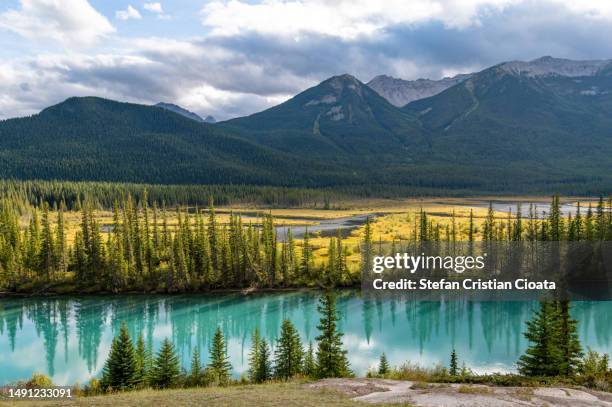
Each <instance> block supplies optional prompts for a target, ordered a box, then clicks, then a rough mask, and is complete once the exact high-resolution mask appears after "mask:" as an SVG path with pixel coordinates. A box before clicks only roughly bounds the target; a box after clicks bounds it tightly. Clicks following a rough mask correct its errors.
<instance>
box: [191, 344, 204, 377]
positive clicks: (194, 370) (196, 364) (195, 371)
mask: <svg viewBox="0 0 612 407" xmlns="http://www.w3.org/2000/svg"><path fill="white" fill-rule="evenodd" d="M201 381H202V363H201V362H200V350H199V349H198V348H197V347H196V348H195V349H194V350H193V355H192V356H191V371H190V372H189V383H190V384H191V385H192V386H198V385H199V384H200V383H201Z"/></svg>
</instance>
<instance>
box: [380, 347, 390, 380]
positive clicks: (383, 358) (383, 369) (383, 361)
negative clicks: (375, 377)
mask: <svg viewBox="0 0 612 407" xmlns="http://www.w3.org/2000/svg"><path fill="white" fill-rule="evenodd" d="M389 370H390V368H389V361H388V360H387V355H385V352H383V353H382V355H380V362H379V363H378V374H379V375H380V376H383V377H384V376H385V375H386V374H388V373H389Z"/></svg>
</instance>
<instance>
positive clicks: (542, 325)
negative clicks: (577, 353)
mask: <svg viewBox="0 0 612 407" xmlns="http://www.w3.org/2000/svg"><path fill="white" fill-rule="evenodd" d="M556 312H557V311H556V308H555V306H554V304H553V303H551V302H549V301H541V302H540V309H539V310H538V311H536V312H535V313H534V315H533V317H532V319H531V320H529V321H527V331H526V332H525V333H524V335H525V338H527V339H528V340H529V342H531V344H530V345H529V347H528V348H527V350H526V351H525V354H523V355H522V356H521V357H520V358H519V360H518V362H517V365H518V370H519V372H520V373H521V374H523V375H525V376H556V375H557V374H558V373H559V367H560V366H559V361H560V352H559V349H558V346H557V344H558V330H557V327H556V325H557V323H556V319H557V315H556Z"/></svg>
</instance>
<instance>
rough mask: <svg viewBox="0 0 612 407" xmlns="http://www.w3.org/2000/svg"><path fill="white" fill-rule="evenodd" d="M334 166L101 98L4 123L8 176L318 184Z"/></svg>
mask: <svg viewBox="0 0 612 407" xmlns="http://www.w3.org/2000/svg"><path fill="white" fill-rule="evenodd" d="M296 165H297V166H302V167H305V168H308V171H301V170H299V167H296ZM334 171H335V169H334V168H333V167H332V166H330V165H325V166H323V165H318V164H317V163H312V162H310V161H309V160H307V159H303V158H301V157H298V156H289V155H287V154H284V153H281V152H278V151H274V150H272V149H269V148H267V147H264V146H261V145H257V144H254V143H252V142H249V141H247V140H244V139H241V138H239V137H236V136H235V135H232V134H229V133H228V132H226V131H224V130H222V129H220V128H217V127H215V126H213V125H209V124H206V123H199V122H197V121H195V120H191V119H188V118H186V117H184V116H182V115H179V114H176V113H174V112H172V111H169V110H167V109H164V108H160V107H155V106H143V105H136V104H130V103H120V102H115V101H111V100H106V99H100V98H95V97H84V98H70V99H67V100H66V101H64V102H62V103H60V104H57V105H55V106H51V107H49V108H47V109H44V110H43V111H42V112H40V113H39V114H37V115H34V116H30V117H25V118H17V119H9V120H5V121H1V122H0V176H1V177H2V178H18V179H65V180H101V181H125V182H147V183H175V184H187V183H193V184H227V183H234V184H243V183H246V184H269V185H286V184H291V183H294V182H295V180H296V179H299V180H300V182H301V183H302V184H309V183H310V184H316V185H320V184H321V183H323V184H325V183H326V180H327V179H328V177H329V174H330V173H331V174H334Z"/></svg>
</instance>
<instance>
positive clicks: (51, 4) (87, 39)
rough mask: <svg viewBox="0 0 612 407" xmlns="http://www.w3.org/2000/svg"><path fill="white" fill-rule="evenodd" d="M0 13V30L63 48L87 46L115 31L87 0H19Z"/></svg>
mask: <svg viewBox="0 0 612 407" xmlns="http://www.w3.org/2000/svg"><path fill="white" fill-rule="evenodd" d="M20 5H21V7H20V8H19V9H9V10H7V11H5V12H3V13H1V14H0V29H5V30H9V31H12V32H15V33H17V34H19V35H21V36H22V37H25V38H28V39H31V40H34V41H37V42H47V43H59V44H61V45H63V46H66V47H74V46H76V47H83V46H91V45H93V44H95V43H96V42H98V41H99V40H100V39H101V38H102V37H105V36H107V35H108V34H110V33H113V32H114V31H115V29H114V28H113V26H112V25H111V23H110V22H109V21H108V20H107V19H106V17H104V16H103V15H102V14H100V13H98V12H97V11H96V9H94V8H93V7H92V6H91V5H90V4H89V3H88V2H87V0H62V1H58V0H21V2H20Z"/></svg>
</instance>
